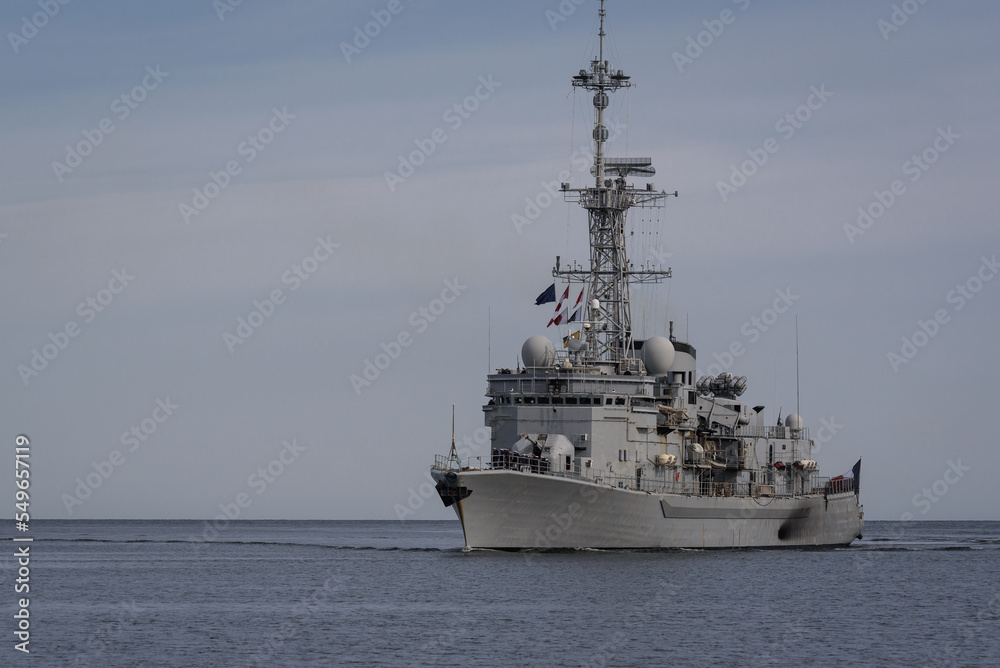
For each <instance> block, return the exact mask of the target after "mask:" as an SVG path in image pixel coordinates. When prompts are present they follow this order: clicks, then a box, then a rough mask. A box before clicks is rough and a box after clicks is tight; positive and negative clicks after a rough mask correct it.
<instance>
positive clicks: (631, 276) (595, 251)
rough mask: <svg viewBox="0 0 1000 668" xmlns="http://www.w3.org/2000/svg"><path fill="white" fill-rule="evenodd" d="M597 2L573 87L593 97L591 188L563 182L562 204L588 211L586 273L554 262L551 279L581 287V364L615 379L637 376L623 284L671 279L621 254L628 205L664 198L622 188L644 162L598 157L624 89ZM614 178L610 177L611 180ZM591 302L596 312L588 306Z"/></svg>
mask: <svg viewBox="0 0 1000 668" xmlns="http://www.w3.org/2000/svg"><path fill="white" fill-rule="evenodd" d="M604 17H605V12H604V0H601V7H600V26H601V27H600V32H599V33H598V34H599V38H600V39H599V51H598V57H597V58H596V59H594V60H592V61H591V62H590V71H587V70H580V73H579V74H577V75H575V76H574V77H573V86H576V87H578V88H583V89H584V90H588V91H593V93H594V100H593V101H594V130H593V137H594V165H593V167H591V170H590V173H591V175H593V177H594V185H593V186H592V187H589V188H570V187H569V184H568V183H564V184H562V190H563V192H564V197H565V198H566V201H569V202H579V203H580V205H581V206H582V207H583V208H585V209H586V210H587V219H588V223H589V228H590V268H589V270H588V269H587V268H586V267H582V266H579V265H576V264H575V263H574V266H573V267H572V268H569V269H562V268H560V266H559V258H558V257H557V258H556V266H555V269H553V270H552V275H553V276H555V277H562V278H563V279H564V280H566V281H567V282H570V283H573V282H579V283H583V284H585V285H586V286H587V287H588V300H587V305H586V309H585V316H584V322H583V327H584V329H583V339H582V340H583V342H584V343H585V344H586V345H585V346H584V347H583V351H582V356H583V360H584V361H585V362H586V363H588V364H601V363H610V364H611V365H612V366H613V367H614V371H615V372H617V373H623V372H624V371H626V370H630V371H638V370H639V363H638V360H637V359H636V355H635V351H634V350H633V334H632V313H631V307H630V304H629V284H630V283H658V282H660V281H662V280H663V279H664V278H669V277H670V269H669V268H668V269H665V270H664V269H662V268H661V267H659V266H656V267H653V266H652V265H643V266H642V267H640V268H639V269H635V268H633V267H632V265H631V264H630V262H629V260H628V257H627V255H626V250H625V219H626V215H627V213H628V210H629V209H630V208H631V207H635V206H637V207H651V208H653V207H655V208H662V207H663V206H664V203H665V200H666V198H667V197H668V196H669V195H674V196H675V197H676V196H677V193H676V192H674V193H666V192H664V191H659V192H656V191H654V189H653V184H651V183H647V184H646V187H645V189H642V190H637V189H635V188H634V187H633V186H632V185H629V184H626V182H625V177H626V176H629V175H630V174H638V175H642V176H652V175H653V174H655V173H656V171H655V170H654V169H653V167H652V164H653V162H652V159H650V158H605V156H604V145H605V143H606V142H607V141H608V129H607V127H606V126H605V125H604V113H605V110H606V109H607V108H608V102H609V98H608V93H614V92H616V91H618V90H619V89H621V88H630V87H631V86H632V85H633V84H632V82H631V81H630V77H628V76H626V75H625V73H624V72H622V70H618V71H617V72H616V71H615V70H614V68H613V67H612V66H611V63H609V62H608V61H607V60H605V59H604V36H605V33H604ZM610 176H614V177H615V178H610ZM595 304H596V306H595Z"/></svg>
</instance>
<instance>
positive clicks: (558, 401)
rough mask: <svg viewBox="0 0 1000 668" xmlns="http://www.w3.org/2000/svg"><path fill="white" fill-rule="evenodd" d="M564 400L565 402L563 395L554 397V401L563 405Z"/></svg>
mask: <svg viewBox="0 0 1000 668" xmlns="http://www.w3.org/2000/svg"><path fill="white" fill-rule="evenodd" d="M562 402H563V399H562V397H552V403H554V404H560V405H562Z"/></svg>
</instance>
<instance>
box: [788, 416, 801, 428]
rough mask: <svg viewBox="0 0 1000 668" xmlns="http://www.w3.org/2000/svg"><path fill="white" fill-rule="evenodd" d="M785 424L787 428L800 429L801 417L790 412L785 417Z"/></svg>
mask: <svg viewBox="0 0 1000 668" xmlns="http://www.w3.org/2000/svg"><path fill="white" fill-rule="evenodd" d="M785 426H786V427H788V428H789V429H802V418H801V417H799V416H798V414H797V413H790V414H789V415H788V416H787V417H786V418H785Z"/></svg>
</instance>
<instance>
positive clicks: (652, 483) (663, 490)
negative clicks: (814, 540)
mask: <svg viewBox="0 0 1000 668" xmlns="http://www.w3.org/2000/svg"><path fill="white" fill-rule="evenodd" d="M433 468H435V469H438V470H443V471H448V470H458V471H480V470H482V471H498V470H507V471H519V472H521V473H531V474H535V475H545V476H552V477H555V478H567V479H570V480H582V481H585V482H590V483H594V484H598V485H605V486H608V487H614V488H617V489H628V490H632V491H638V492H649V493H657V494H686V495H689V496H720V497H725V496H739V497H755V498H757V497H762V496H763V497H769V496H775V497H787V496H802V495H804V494H844V493H848V492H853V491H854V479H853V478H838V479H836V480H830V479H829V478H826V477H820V476H818V475H816V474H812V475H811V476H809V477H808V478H802V477H800V476H798V475H792V476H791V477H790V478H788V479H781V480H777V481H775V482H774V483H767V484H764V483H758V482H743V483H729V482H711V481H704V480H663V479H659V480H657V479H655V478H648V477H646V478H636V476H632V475H621V474H617V473H612V472H611V471H606V470H601V469H597V468H587V467H581V466H580V464H579V462H576V463H575V464H574V466H573V468H572V469H571V470H569V471H566V470H556V469H553V468H551V467H550V465H549V461H548V460H547V459H543V458H541V457H529V456H527V455H517V454H515V453H509V452H505V453H502V454H501V453H499V452H494V453H493V455H491V456H489V457H484V456H479V457H468V458H465V459H461V458H457V457H450V456H445V455H436V456H435V457H434V466H433Z"/></svg>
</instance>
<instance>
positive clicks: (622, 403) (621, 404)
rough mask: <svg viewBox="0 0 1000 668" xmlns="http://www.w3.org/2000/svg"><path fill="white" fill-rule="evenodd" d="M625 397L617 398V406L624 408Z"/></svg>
mask: <svg viewBox="0 0 1000 668" xmlns="http://www.w3.org/2000/svg"><path fill="white" fill-rule="evenodd" d="M624 405H625V397H615V406H624Z"/></svg>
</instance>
